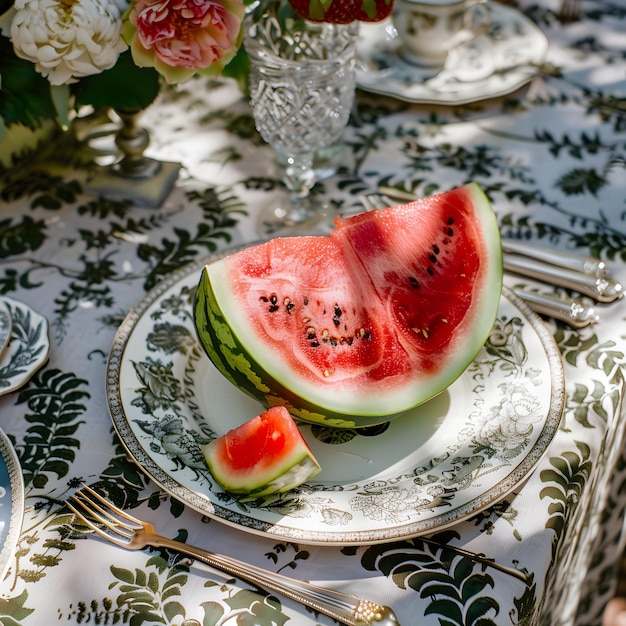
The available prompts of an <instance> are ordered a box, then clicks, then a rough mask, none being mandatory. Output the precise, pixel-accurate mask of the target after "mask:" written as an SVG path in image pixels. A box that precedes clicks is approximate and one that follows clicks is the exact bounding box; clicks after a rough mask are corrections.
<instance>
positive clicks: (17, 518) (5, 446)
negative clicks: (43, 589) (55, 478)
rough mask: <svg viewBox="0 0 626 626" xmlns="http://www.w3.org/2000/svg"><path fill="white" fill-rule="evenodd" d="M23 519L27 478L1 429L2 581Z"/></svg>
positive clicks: (0, 574)
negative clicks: (23, 476)
mask: <svg viewBox="0 0 626 626" xmlns="http://www.w3.org/2000/svg"><path fill="white" fill-rule="evenodd" d="M23 520H24V479H23V478H22V469H21V467H20V462H19V459H18V457H17V454H16V452H15V450H14V448H13V445H12V444H11V442H10V441H9V438H8V437H7V436H6V435H5V434H4V432H3V431H2V430H0V580H2V579H3V578H4V575H5V574H6V572H7V570H8V569H9V567H10V565H11V559H12V558H13V556H14V555H15V550H16V548H17V542H18V540H19V538H20V533H21V531H22V522H23Z"/></svg>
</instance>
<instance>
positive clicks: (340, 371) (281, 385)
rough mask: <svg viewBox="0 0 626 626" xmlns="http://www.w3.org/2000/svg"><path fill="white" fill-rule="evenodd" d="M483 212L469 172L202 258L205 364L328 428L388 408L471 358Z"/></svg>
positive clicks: (486, 216) (381, 414)
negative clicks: (306, 230) (316, 229)
mask: <svg viewBox="0 0 626 626" xmlns="http://www.w3.org/2000/svg"><path fill="white" fill-rule="evenodd" d="M501 288H502V246H501V241H500V233H499V229H498V224H497V220H496V217H495V214H494V212H493V209H492V207H491V204H490V202H489V200H488V198H487V197H486V196H485V194H484V193H483V191H482V190H481V189H480V187H479V186H478V185H477V184H475V183H470V184H467V185H464V186H462V187H459V188H456V189H452V190H450V191H447V192H444V193H441V194H436V195H432V196H429V197H427V198H423V199H421V200H417V201H414V202H411V203H408V204H405V205H399V206H393V207H389V208H387V209H383V210H379V211H370V212H366V213H362V214H359V215H354V216H351V217H347V218H345V219H337V220H336V228H335V230H334V231H333V232H332V233H331V234H330V236H329V237H319V236H303V237H284V238H280V237H278V238H275V239H272V240H270V241H268V242H266V243H263V244H260V245H257V246H251V247H249V248H246V249H244V250H241V251H239V252H236V253H233V254H230V255H228V256H227V257H225V258H223V259H220V260H218V261H215V262H213V263H211V264H209V265H207V266H206V267H205V268H204V269H203V271H202V275H201V277H200V281H199V285H198V289H197V290H196V299H195V305H194V322H195V326H196V330H197V333H198V338H199V340H200V343H201V344H202V346H203V347H204V350H205V351H206V353H207V355H208V356H209V358H210V359H211V361H212V362H213V364H214V365H215V366H216V367H217V369H218V370H219V371H220V372H221V373H222V374H223V375H224V376H225V377H226V378H227V379H228V380H230V381H231V382H232V383H234V384H235V385H237V387H239V389H241V390H243V391H245V392H246V393H248V394H249V395H251V396H252V397H254V398H256V399H257V400H258V401H259V402H261V403H262V404H263V405H264V406H266V407H269V406H276V405H283V406H285V407H287V409H288V410H289V412H290V413H291V415H293V416H294V417H295V418H297V419H299V420H302V421H305V422H310V423H314V424H315V423H319V424H324V425H325V426H329V427H334V428H359V427H360V428H362V427H367V426H374V425H376V424H380V423H382V422H386V421H389V420H390V419H393V418H394V417H396V416H398V415H401V414H402V413H404V412H405V411H407V410H409V409H412V408H413V407H416V406H418V405H419V404H421V403H423V402H425V401H427V400H429V399H430V398H432V397H434V396H435V395H437V394H438V393H440V392H441V391H443V390H444V389H446V388H447V387H448V386H449V385H450V384H451V383H452V382H454V381H455V380H456V379H457V378H458V377H459V376H460V375H461V373H462V372H463V371H464V370H465V369H466V368H467V366H468V365H469V364H470V363H471V362H472V360H473V359H474V357H475V356H476V354H477V353H478V351H479V350H480V349H481V347H482V346H483V344H484V342H485V340H486V339H487V337H488V335H489V333H490V332H491V329H492V326H493V322H494V320H495V317H496V314H497V312H498V307H499V304H500V295H501Z"/></svg>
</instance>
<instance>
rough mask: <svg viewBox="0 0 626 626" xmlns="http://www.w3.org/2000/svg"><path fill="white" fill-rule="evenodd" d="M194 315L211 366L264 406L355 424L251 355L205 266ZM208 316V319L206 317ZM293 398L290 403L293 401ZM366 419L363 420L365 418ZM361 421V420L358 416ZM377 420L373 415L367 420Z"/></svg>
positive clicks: (338, 423)
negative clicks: (299, 393)
mask: <svg viewBox="0 0 626 626" xmlns="http://www.w3.org/2000/svg"><path fill="white" fill-rule="evenodd" d="M194 315H195V320H196V329H197V331H198V339H199V340H200V343H201V344H202V346H203V348H204V350H205V352H206V353H207V355H208V357H209V359H210V360H211V362H212V363H213V365H215V367H216V368H217V369H218V370H219V371H220V372H221V373H222V374H223V375H224V376H225V377H226V378H227V379H228V380H229V381H230V382H231V383H233V384H234V385H235V386H237V387H238V388H239V389H241V390H242V391H243V392H245V393H246V394H247V395H249V396H251V397H252V398H254V399H255V400H257V401H258V402H260V403H261V404H262V405H263V406H264V407H266V408H271V407H273V406H284V407H285V408H286V409H287V410H288V411H289V413H291V415H293V416H294V417H297V418H299V419H301V420H303V421H305V422H309V423H315V424H325V425H327V426H331V427H334V428H355V427H356V426H357V422H356V421H355V419H354V417H353V416H351V415H345V414H342V413H335V412H331V411H329V410H328V409H325V408H324V409H322V410H321V411H320V408H321V407H319V406H318V405H315V404H311V403H308V402H306V401H303V400H302V399H300V398H299V397H298V396H297V395H294V394H293V393H292V392H291V391H290V390H289V389H288V388H287V387H285V386H284V385H283V384H282V383H280V382H279V381H278V380H276V379H275V378H273V377H271V376H269V374H268V373H267V372H266V371H265V370H264V369H263V367H261V365H259V363H258V362H257V361H256V360H255V359H253V358H252V357H251V355H250V354H249V352H248V351H247V350H246V349H245V348H244V346H243V345H242V344H241V342H239V341H238V340H237V338H236V337H235V336H234V334H233V333H232V330H231V328H230V326H229V325H228V323H227V322H226V320H225V318H224V315H223V314H222V312H221V310H220V308H219V306H218V304H217V301H216V298H215V294H214V291H213V287H212V285H211V280H210V278H209V275H208V272H207V270H206V268H204V269H203V270H202V274H201V276H200V283H199V284H198V288H197V290H196V295H195V303H194ZM208 320H210V322H209V321H208ZM294 400H295V401H296V404H297V406H296V405H294V402H293V401H294ZM366 421H367V420H366ZM359 423H360V424H362V425H363V420H359ZM378 423H380V420H379V419H378V418H374V419H373V420H372V421H371V424H370V423H369V422H368V423H365V424H364V425H372V426H373V425H375V424H378Z"/></svg>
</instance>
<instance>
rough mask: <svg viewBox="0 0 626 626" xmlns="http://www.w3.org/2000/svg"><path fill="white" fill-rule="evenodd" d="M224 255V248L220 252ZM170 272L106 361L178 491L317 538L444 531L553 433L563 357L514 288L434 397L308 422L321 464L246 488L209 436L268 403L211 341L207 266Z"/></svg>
mask: <svg viewBox="0 0 626 626" xmlns="http://www.w3.org/2000/svg"><path fill="white" fill-rule="evenodd" d="M213 258H217V257H213ZM206 262H207V261H206V260H205V261H203V262H200V263H198V264H194V265H191V266H187V267H185V268H182V269H181V270H179V271H178V272H176V273H174V274H172V275H170V276H169V277H168V278H167V279H165V280H163V281H162V282H161V283H160V284H159V285H158V286H157V287H156V288H155V289H153V290H152V291H151V292H150V293H148V294H147V295H146V296H145V297H144V298H143V299H142V300H141V301H140V302H139V303H138V304H137V306H136V307H135V308H134V309H133V310H132V311H131V312H130V313H129V314H128V316H127V318H126V320H125V321H124V323H123V324H122V326H121V327H120V329H119V330H118V333H117V335H116V338H115V341H114V344H113V347H112V351H111V354H110V356H109V361H108V365H107V398H108V403H109V409H110V412H111V416H112V419H113V423H114V425H115V428H116V429H117V432H118V434H119V436H120V438H121V440H122V441H123V443H124V445H125V446H126V448H127V450H128V452H129V454H130V455H131V457H132V458H133V459H134V460H135V461H136V462H137V463H138V464H139V465H140V466H141V467H142V468H143V470H144V471H145V472H146V473H147V475H148V476H150V478H152V479H153V480H154V481H155V482H156V483H157V484H159V485H160V486H161V487H162V488H163V489H164V490H165V491H166V492H168V493H170V494H171V495H173V496H175V497H176V498H178V499H179V500H181V501H183V502H184V503H185V504H187V505H188V506H190V507H191V508H193V509H196V510H197V511H200V512H202V513H203V514H206V515H209V516H212V517H214V518H217V519H219V520H221V521H223V522H225V523H228V524H231V525H233V526H235V527H238V528H241V529H243V530H247V531H250V532H254V533H258V534H263V535H267V536H272V537H274V538H276V537H282V538H288V539H292V540H294V541H298V542H304V543H311V544H339V545H346V544H367V543H374V542H382V541H388V540H393V539H400V538H407V537H411V536H416V535H419V534H426V533H432V532H434V531H436V530H439V529H441V528H444V527H446V526H448V525H452V524H454V523H456V522H458V521H460V520H462V519H464V518H466V517H468V516H471V515H473V514H475V513H477V512H478V511H480V510H482V509H484V508H486V507H488V506H489V505H491V504H493V503H495V502H496V501H498V500H499V499H501V498H503V497H504V496H505V495H507V494H508V493H509V492H510V491H511V490H512V489H513V488H514V487H515V486H516V485H518V484H519V483H520V482H521V481H523V480H524V479H525V478H526V477H527V476H528V474H529V472H530V471H531V470H532V469H533V468H534V467H535V465H536V464H537V462H538V461H539V460H540V458H541V457H542V455H543V454H544V452H545V450H546V448H547V446H548V444H549V443H550V441H551V440H552V437H553V436H554V434H555V432H556V430H557V428H558V424H559V421H560V418H561V414H562V410H563V403H564V395H565V390H564V377H563V368H562V363H561V357H560V354H559V351H558V349H557V347H556V345H555V343H554V340H553V338H552V336H551V335H550V333H549V331H548V330H547V328H546V327H545V326H544V324H543V323H542V322H541V321H540V319H539V318H538V317H537V316H536V315H535V314H534V313H532V312H531V311H530V310H529V309H528V308H527V307H526V306H525V305H524V304H523V303H522V302H521V301H519V300H518V299H517V298H515V297H514V296H513V295H512V294H510V292H508V291H507V292H506V297H503V298H502V300H501V305H500V310H499V314H498V320H497V323H496V325H495V327H494V330H493V332H492V334H491V336H490V338H489V340H488V342H487V343H486V345H485V347H484V348H483V349H482V351H481V352H480V353H479V355H478V356H477V357H476V359H475V360H474V361H473V363H472V364H471V365H470V367H468V368H467V370H466V371H465V373H464V374H463V375H462V376H461V377H460V378H459V379H458V380H457V381H456V382H455V383H454V384H453V385H452V386H451V387H450V388H449V389H448V390H446V391H445V392H443V393H441V394H440V395H439V396H437V397H436V398H435V399H433V400H431V401H429V402H428V403H426V404H424V405H422V406H420V407H418V408H417V409H414V410H412V411H411V412H410V413H407V414H406V415H403V416H401V417H399V418H397V419H395V420H393V421H391V422H390V423H389V424H388V425H385V426H383V427H380V428H378V427H376V428H371V429H369V430H367V431H365V432H360V433H357V432H355V431H341V430H339V431H337V430H331V429H324V428H321V427H315V426H313V427H311V426H308V425H303V426H302V432H303V434H304V436H305V437H306V439H307V441H308V442H309V444H310V446H311V448H312V449H313V452H314V454H315V456H316V457H317V459H318V460H319V461H320V463H321V465H322V468H323V470H322V472H321V473H320V474H319V475H318V476H316V477H315V479H314V482H311V483H307V484H305V485H303V486H302V487H300V488H299V489H298V490H294V491H292V492H289V493H287V494H283V495H282V496H273V497H267V498H265V499H258V500H254V501H248V502H246V501H244V500H236V499H234V498H233V497H232V496H230V495H229V494H227V493H224V492H223V491H222V489H221V488H220V487H218V486H217V485H216V483H215V482H214V481H213V479H212V478H211V476H210V474H209V472H208V470H207V469H206V466H205V464H204V459H203V457H202V455H201V453H200V450H199V448H198V442H202V441H208V440H209V439H211V438H213V437H215V436H219V435H221V434H223V433H225V432H226V431H227V430H229V429H231V428H233V427H235V426H237V425H239V424H241V423H242V422H244V421H246V420H248V419H250V418H252V417H254V416H255V415H257V414H258V413H260V412H261V410H262V408H261V406H260V405H258V404H257V403H256V402H255V401H253V400H252V399H250V398H249V397H248V396H246V395H244V394H243V393H242V392H240V391H239V390H238V389H237V388H235V387H234V386H233V385H231V384H230V383H229V382H227V380H226V379H225V378H224V377H223V376H222V375H221V374H219V373H218V371H217V370H216V369H215V368H214V367H213V365H212V364H211V362H210V361H209V360H208V358H207V357H206V356H205V355H204V353H203V352H202V351H201V348H200V347H199V345H198V342H197V340H196V334H195V328H194V324H193V318H192V301H193V294H194V291H195V288H196V284H197V282H198V280H199V277H200V268H201V267H202V265H203V264H204V263H206Z"/></svg>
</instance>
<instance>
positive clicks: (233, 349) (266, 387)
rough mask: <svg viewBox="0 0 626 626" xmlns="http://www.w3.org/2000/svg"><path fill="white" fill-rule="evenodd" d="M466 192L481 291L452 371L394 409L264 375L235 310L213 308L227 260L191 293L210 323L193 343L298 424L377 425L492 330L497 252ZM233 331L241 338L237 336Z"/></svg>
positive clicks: (496, 240)
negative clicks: (481, 268)
mask: <svg viewBox="0 0 626 626" xmlns="http://www.w3.org/2000/svg"><path fill="white" fill-rule="evenodd" d="M467 193H469V194H471V197H472V204H473V207H474V209H475V211H476V216H477V217H476V219H477V220H478V221H479V222H480V225H481V231H482V233H483V236H484V240H485V242H486V247H485V253H486V254H488V255H490V257H491V258H490V259H489V260H488V261H489V262H488V264H487V268H488V272H487V274H486V275H485V277H484V280H483V285H484V286H485V287H484V289H483V290H482V293H481V298H480V301H479V302H478V304H477V306H476V310H475V311H474V317H473V321H474V323H473V325H472V329H471V331H470V332H468V333H466V334H465V335H464V336H463V337H462V341H459V347H458V349H457V351H456V352H455V361H454V363H455V365H456V367H448V368H446V369H444V370H440V371H439V372H438V374H437V375H436V376H433V377H431V379H430V380H424V378H422V379H420V380H419V381H416V383H417V384H416V385H415V388H414V389H413V390H410V389H404V390H402V391H400V392H397V393H396V394H395V395H396V396H397V397H393V398H392V399H393V401H394V403H393V404H392V406H393V409H394V410H392V411H389V410H388V409H387V406H388V403H389V397H383V396H380V397H379V396H374V397H372V396H368V395H367V393H365V394H363V398H360V399H356V400H355V398H354V397H353V396H351V397H349V398H341V397H336V396H333V397H332V398H329V395H331V394H328V392H326V391H325V390H324V391H320V390H319V389H314V388H313V389H312V388H311V387H309V388H306V385H305V384H303V382H302V381H301V380H297V381H295V383H294V381H290V380H289V371H288V370H286V369H285V370H284V371H283V372H282V375H281V374H280V372H279V374H278V375H276V371H274V372H273V373H270V372H268V371H267V369H266V368H265V367H263V366H262V365H261V364H260V363H259V362H258V361H257V360H256V359H255V358H254V357H253V355H252V353H253V352H254V353H258V354H259V355H262V354H263V348H264V346H262V345H260V344H258V342H257V340H256V337H254V336H253V335H251V334H250V333H248V334H246V331H247V330H248V329H247V328H246V324H245V323H243V324H241V323H239V324H238V320H237V317H238V316H239V317H241V312H240V311H229V312H227V313H225V312H224V311H222V309H221V308H220V305H219V304H218V303H219V302H220V301H228V298H226V297H224V296H225V295H227V292H228V279H227V276H226V271H227V267H228V258H226V259H222V260H220V261H217V262H215V263H212V264H211V265H210V266H207V267H205V268H204V269H203V271H202V276H201V278H200V283H199V285H198V290H197V292H196V314H200V316H202V315H204V316H205V317H206V318H207V319H208V318H209V316H211V317H210V320H211V323H206V324H205V325H204V326H199V325H197V328H198V337H199V340H200V342H201V344H202V345H203V347H204V349H205V351H206V352H207V354H208V355H209V358H210V359H211V360H212V361H213V363H214V364H215V365H216V367H217V368H218V369H219V370H220V371H221V372H222V373H223V374H224V375H225V376H226V377H227V378H228V379H229V380H230V381H231V382H233V381H234V383H235V385H236V386H238V387H239V388H240V389H242V390H243V391H245V392H246V393H247V394H248V395H250V396H252V397H253V398H255V399H257V400H258V401H259V402H260V403H261V404H262V405H264V406H266V407H270V406H275V405H283V406H285V407H286V408H287V409H288V410H289V411H290V413H292V415H294V416H295V417H297V418H299V419H301V420H303V421H306V422H310V423H315V424H324V425H326V426H330V427H334V428H355V427H367V426H373V425H376V424H380V423H382V422H385V421H388V420H390V419H393V418H394V417H396V416H398V415H400V414H402V413H404V412H406V411H407V410H410V409H412V408H414V407H415V406H417V405H419V404H421V403H423V402H425V401H427V400H429V399H430V398H432V397H434V396H436V395H437V394H439V393H440V392H441V391H442V390H444V389H446V388H447V387H448V386H449V385H451V384H452V383H453V382H454V381H455V380H456V379H457V378H458V377H459V376H460V375H461V374H462V373H463V371H465V369H466V368H467V366H468V365H469V363H471V361H472V360H473V359H474V358H475V356H476V354H477V353H478V352H479V351H480V349H481V348H482V346H483V345H484V342H485V340H486V339H487V337H488V335H489V333H490V331H491V329H492V326H493V322H494V320H495V317H496V315H497V310H498V305H499V301H500V294H501V287H502V251H501V246H500V233H499V229H498V225H497V221H496V219H495V215H494V213H493V210H492V208H491V204H490V203H489V200H488V199H487V198H486V196H485V195H484V193H483V192H482V190H481V189H480V187H478V185H476V184H474V183H472V184H470V185H467ZM203 306H204V307H207V312H206V313H202V312H201V311H200V309H201V308H202V307H203ZM227 320H228V321H227ZM238 331H239V333H242V334H241V335H239V334H238ZM459 339H460V338H459ZM290 384H291V385H293V386H294V389H293V390H292V389H290V387H289V386H290ZM296 387H297V391H296V389H295V388H296ZM305 398H306V399H305ZM348 404H349V405H350V406H349V408H348V407H347V405H348ZM342 405H343V406H342Z"/></svg>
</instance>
